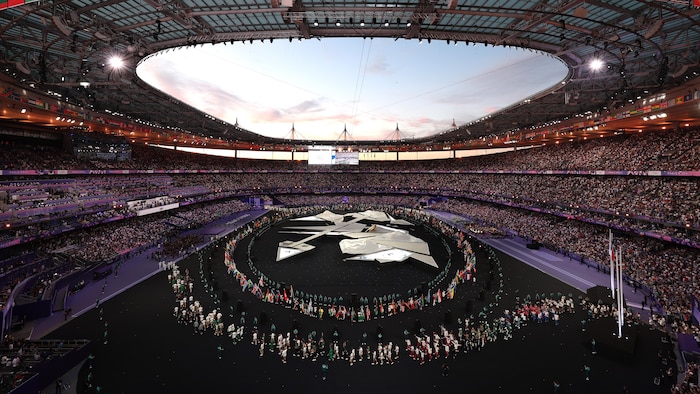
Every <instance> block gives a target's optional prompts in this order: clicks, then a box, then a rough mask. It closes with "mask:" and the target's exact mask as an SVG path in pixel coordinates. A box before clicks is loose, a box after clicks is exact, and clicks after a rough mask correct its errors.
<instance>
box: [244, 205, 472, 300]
mask: <svg viewBox="0 0 700 394" xmlns="http://www.w3.org/2000/svg"><path fill="white" fill-rule="evenodd" d="M369 212H372V213H369ZM379 213H380V214H382V215H384V213H382V212H379ZM331 214H332V213H331ZM453 243H454V242H453V241H450V240H444V242H443V238H442V236H440V235H437V234H435V233H434V232H433V231H430V229H427V228H425V227H424V226H422V225H413V224H412V223H409V222H406V221H403V220H397V219H394V218H390V217H387V218H386V220H384V218H382V216H381V215H378V214H376V213H374V211H365V212H364V213H357V212H351V213H343V214H332V215H329V214H328V213H324V214H321V215H317V216H312V217H305V218H298V219H293V220H287V221H284V222H282V223H279V224H277V225H275V226H273V227H271V228H270V229H269V230H267V231H264V232H262V233H260V234H258V235H257V236H256V238H255V239H254V241H253V246H252V247H251V248H250V258H251V261H252V262H253V264H254V265H255V267H256V268H257V269H258V270H259V271H260V272H261V273H262V274H263V275H265V276H266V277H268V278H270V279H272V280H274V281H275V282H279V283H286V284H291V285H293V286H294V289H295V290H303V291H305V292H310V293H319V294H324V295H328V296H331V297H345V298H346V299H349V298H348V297H350V296H351V294H352V293H357V294H358V295H359V296H360V297H362V296H366V297H368V298H369V299H372V298H373V297H374V296H383V295H385V294H397V295H400V296H402V297H403V296H406V295H407V293H408V291H409V290H410V291H412V292H414V293H415V291H416V290H418V291H420V290H421V288H422V287H423V286H424V285H425V283H428V282H431V281H433V280H435V278H436V276H438V275H439V274H440V273H441V272H442V270H444V269H445V266H446V264H447V262H448V260H449V259H450V253H451V250H450V248H453V247H454V245H452V244H453ZM272 245H275V246H278V247H277V248H275V247H271V246H272ZM281 251H282V252H281ZM280 253H282V254H285V257H284V258H281V259H280ZM460 257H461V256H460ZM460 262H461V261H460Z"/></svg>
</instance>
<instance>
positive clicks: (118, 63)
mask: <svg viewBox="0 0 700 394" xmlns="http://www.w3.org/2000/svg"><path fill="white" fill-rule="evenodd" d="M107 64H109V65H110V66H111V67H112V68H116V69H119V68H122V67H124V59H123V58H122V57H121V56H118V55H114V56H112V57H110V58H109V60H107Z"/></svg>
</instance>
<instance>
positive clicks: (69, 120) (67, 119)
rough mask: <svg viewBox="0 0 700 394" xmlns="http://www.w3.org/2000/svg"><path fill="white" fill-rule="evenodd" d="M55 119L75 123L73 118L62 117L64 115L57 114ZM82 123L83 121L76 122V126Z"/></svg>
mask: <svg viewBox="0 0 700 394" xmlns="http://www.w3.org/2000/svg"><path fill="white" fill-rule="evenodd" d="M56 120H60V121H61V122H67V123H75V119H70V118H64V117H60V116H57V117H56ZM82 125H83V122H80V123H79V124H78V126H82Z"/></svg>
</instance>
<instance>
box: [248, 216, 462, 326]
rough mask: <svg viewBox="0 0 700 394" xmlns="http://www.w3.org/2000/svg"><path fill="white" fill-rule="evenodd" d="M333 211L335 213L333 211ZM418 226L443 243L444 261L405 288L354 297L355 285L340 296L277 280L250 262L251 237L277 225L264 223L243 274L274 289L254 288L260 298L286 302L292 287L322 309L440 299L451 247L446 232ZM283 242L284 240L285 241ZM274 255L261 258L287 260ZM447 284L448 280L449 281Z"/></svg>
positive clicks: (300, 297)
mask: <svg viewBox="0 0 700 394" xmlns="http://www.w3.org/2000/svg"><path fill="white" fill-rule="evenodd" d="M392 209H393V207H392ZM398 209H399V210H404V208H398ZM367 212H369V211H366V212H365V213H357V212H353V213H347V214H344V215H339V216H346V215H360V216H362V218H361V219H360V220H355V219H356V218H357V217H354V218H352V217H351V218H350V220H347V219H348V218H345V219H344V220H342V221H340V222H339V223H342V227H343V228H345V229H346V230H347V225H346V224H347V223H359V222H361V221H363V220H364V219H366V215H368V213H367ZM415 212H416V213H419V214H420V215H421V216H422V218H424V219H428V220H432V221H434V223H435V221H437V219H435V218H433V217H432V216H429V215H426V214H424V213H423V212H421V211H415ZM375 213H376V212H375ZM379 213H380V214H384V213H383V212H379ZM370 214H371V215H374V213H370ZM322 215H323V214H322ZM333 215H335V214H333ZM363 215H364V216H363ZM307 219H308V218H307ZM391 219H392V220H395V219H393V218H391ZM324 220H325V219H324ZM291 221H292V219H285V221H283V223H288V222H291ZM397 221H400V222H403V221H401V220H397ZM437 222H438V226H443V227H444V226H445V225H446V224H445V223H444V222H441V221H437ZM404 224H405V222H404ZM361 225H362V226H363V228H367V227H369V228H370V229H371V230H372V231H376V224H370V223H364V224H361ZM448 226H449V225H448ZM422 227H423V228H424V229H425V230H427V231H429V232H430V233H432V234H431V235H432V236H435V237H437V238H439V240H440V243H441V244H442V245H443V247H444V253H446V260H447V263H446V264H445V265H444V266H443V267H439V266H437V265H436V266H435V268H430V270H431V275H433V276H432V277H426V280H425V281H422V282H421V281H418V282H417V283H414V284H412V285H411V286H405V288H404V290H403V291H396V290H392V291H385V292H383V293H382V292H380V293H378V294H370V293H367V292H363V293H362V294H361V295H360V296H359V297H358V296H357V293H359V292H360V291H359V290H358V292H357V293H356V292H355V288H351V290H349V291H347V292H345V298H343V295H342V294H337V293H336V294H327V293H326V294H322V293H321V292H319V291H313V292H311V291H309V289H308V288H305V287H304V286H303V285H297V284H294V285H288V284H287V283H286V282H285V281H283V280H281V279H278V280H277V281H275V280H272V279H270V278H269V277H268V276H267V275H266V274H265V272H264V270H261V269H259V267H257V266H256V264H255V263H254V262H255V261H258V260H257V259H255V258H254V256H253V253H252V249H253V247H254V245H255V241H256V240H260V238H261V237H264V236H265V234H266V233H267V232H268V231H269V230H270V229H271V228H277V225H276V226H275V227H271V226H266V227H264V228H261V229H259V230H257V231H256V233H255V234H254V235H253V238H252V239H251V240H250V243H249V244H248V253H247V256H248V266H249V268H250V270H251V272H252V274H253V275H252V276H251V278H247V280H248V282H249V283H250V282H252V283H258V282H260V283H264V285H265V286H266V287H267V288H268V289H272V291H273V292H277V295H278V297H277V298H272V296H270V294H269V291H264V290H262V289H258V290H257V291H260V294H257V296H258V298H260V299H262V300H263V301H267V302H275V303H284V302H287V300H288V299H290V298H292V294H291V293H292V291H293V292H294V296H295V297H296V298H295V300H296V301H299V300H304V302H305V303H306V305H307V306H308V302H309V301H312V304H313V306H316V307H319V308H326V310H328V308H330V307H331V306H336V307H337V306H340V305H342V306H345V307H349V308H351V309H352V308H353V307H360V306H362V307H364V306H369V307H370V308H371V307H373V306H376V305H377V302H378V303H379V304H383V305H387V304H389V303H391V301H392V300H396V301H397V302H398V301H399V300H406V299H418V298H422V296H426V297H430V295H431V294H432V295H433V296H436V295H437V294H436V292H437V293H439V297H440V299H441V297H442V296H443V295H446V294H447V293H446V291H447V289H448V286H447V285H448V283H449V282H450V281H449V279H450V278H452V277H451V276H449V272H450V270H451V268H452V249H451V247H450V245H449V244H448V242H447V241H446V240H447V239H449V238H448V236H447V235H445V234H442V233H441V232H440V231H438V230H436V229H435V228H433V227H430V226H429V225H428V224H427V223H426V225H425V226H422ZM449 227H452V226H449ZM337 229H338V224H337V223H336V225H335V227H333V230H337ZM297 230H299V229H296V230H295V231H297ZM302 230H303V229H302ZM314 231H318V229H314ZM382 231H384V232H385V234H386V233H387V232H388V233H391V232H392V230H390V229H389V230H387V229H386V228H384V229H382ZM351 232H352V231H351ZM329 233H331V232H330V231H324V235H325V234H329ZM378 233H381V231H378ZM302 235H309V232H306V231H303V234H302ZM334 235H338V234H334ZM343 235H345V236H347V234H343ZM312 236H313V234H312ZM355 236H356V237H359V238H366V237H369V236H368V235H366V234H365V235H360V236H358V235H357V234H356V235H355ZM316 238H318V237H316ZM351 238H352V236H351ZM389 238H391V239H394V240H395V241H396V242H395V243H394V246H396V245H397V244H399V243H401V242H404V241H406V242H408V239H406V238H407V236H398V237H393V238H392V237H391V236H389ZM414 238H415V237H414ZM266 241H267V242H266V243H265V245H269V244H270V242H269V240H266ZM285 242H286V243H285ZM341 242H342V241H341ZM381 242H388V241H387V237H386V236H384V237H383V238H381ZM450 242H455V241H454V240H451V241H450ZM291 243H298V242H293V241H284V242H280V245H281V247H282V246H283V245H287V246H288V245H290V244H291ZM410 247H413V248H416V247H415V245H410V246H409V248H410ZM351 248H352V247H351ZM269 249H271V248H269V247H268V251H269ZM370 249H371V250H375V249H376V248H370ZM384 249H386V248H384ZM299 253H301V252H299ZM412 253H415V252H412ZM366 255H371V256H370V258H368V259H371V258H375V257H376V255H373V254H372V253H368V254H366ZM428 256H429V252H428ZM277 257H278V258H277V259H276V260H278V261H277V262H270V261H267V260H273V261H274V260H275V259H274V257H273V258H269V256H268V258H267V259H265V260H266V261H265V262H264V264H278V267H279V264H286V263H287V262H288V261H287V262H285V261H283V260H286V259H282V260H280V259H279V251H278V253H277ZM304 257H306V256H304ZM368 259H365V258H362V259H357V258H346V259H343V260H344V261H348V260H368ZM292 260H293V259H292ZM413 260H414V265H416V261H421V260H422V261H421V262H422V263H424V264H420V263H418V265H430V264H429V262H426V261H428V260H426V256H425V255H422V257H421V256H419V258H418V259H413ZM431 260H432V258H431ZM354 263H357V264H356V265H358V266H359V265H362V264H375V265H376V264H379V265H378V266H377V267H379V266H381V267H385V265H383V264H381V263H367V262H366V261H364V262H363V261H360V262H354ZM391 266H397V265H396V264H391ZM403 266H405V265H402V267H403ZM457 268H459V267H457ZM362 269H363V270H365V272H366V270H367V268H366V267H362ZM435 270H439V271H438V273H437V275H434V272H435ZM307 275H308V273H307ZM261 277H262V279H263V280H262V281H259V279H260V278H261ZM239 279H240V278H239ZM454 281H455V280H454V279H453V282H454ZM241 283H242V284H243V282H241ZM330 284H331V285H335V286H338V285H340V284H338V283H330ZM442 284H444V285H445V286H439V285H442ZM450 284H452V283H450ZM252 286H253V287H257V285H252ZM292 286H296V287H295V288H293V287H292ZM360 287H362V286H360ZM406 289H407V290H406ZM249 290H250V289H249ZM438 290H439V291H438ZM255 291H256V290H255V289H253V290H252V291H251V292H255ZM349 295H352V298H350V297H348V296H349ZM268 297H270V298H272V299H270V298H268ZM425 300H427V301H423V300H421V302H425V303H426V305H425V306H428V305H429V304H430V299H429V298H425ZM289 303H291V302H289ZM289 303H288V305H289ZM373 312H374V313H373V317H374V318H376V317H377V313H376V309H375V310H374V311H373ZM386 314H389V312H388V311H381V310H380V313H379V315H381V316H382V317H383V316H384V315H386Z"/></svg>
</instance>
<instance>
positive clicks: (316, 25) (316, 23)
mask: <svg viewBox="0 0 700 394" xmlns="http://www.w3.org/2000/svg"><path fill="white" fill-rule="evenodd" d="M314 27H318V19H316V20H315V21H314Z"/></svg>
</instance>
